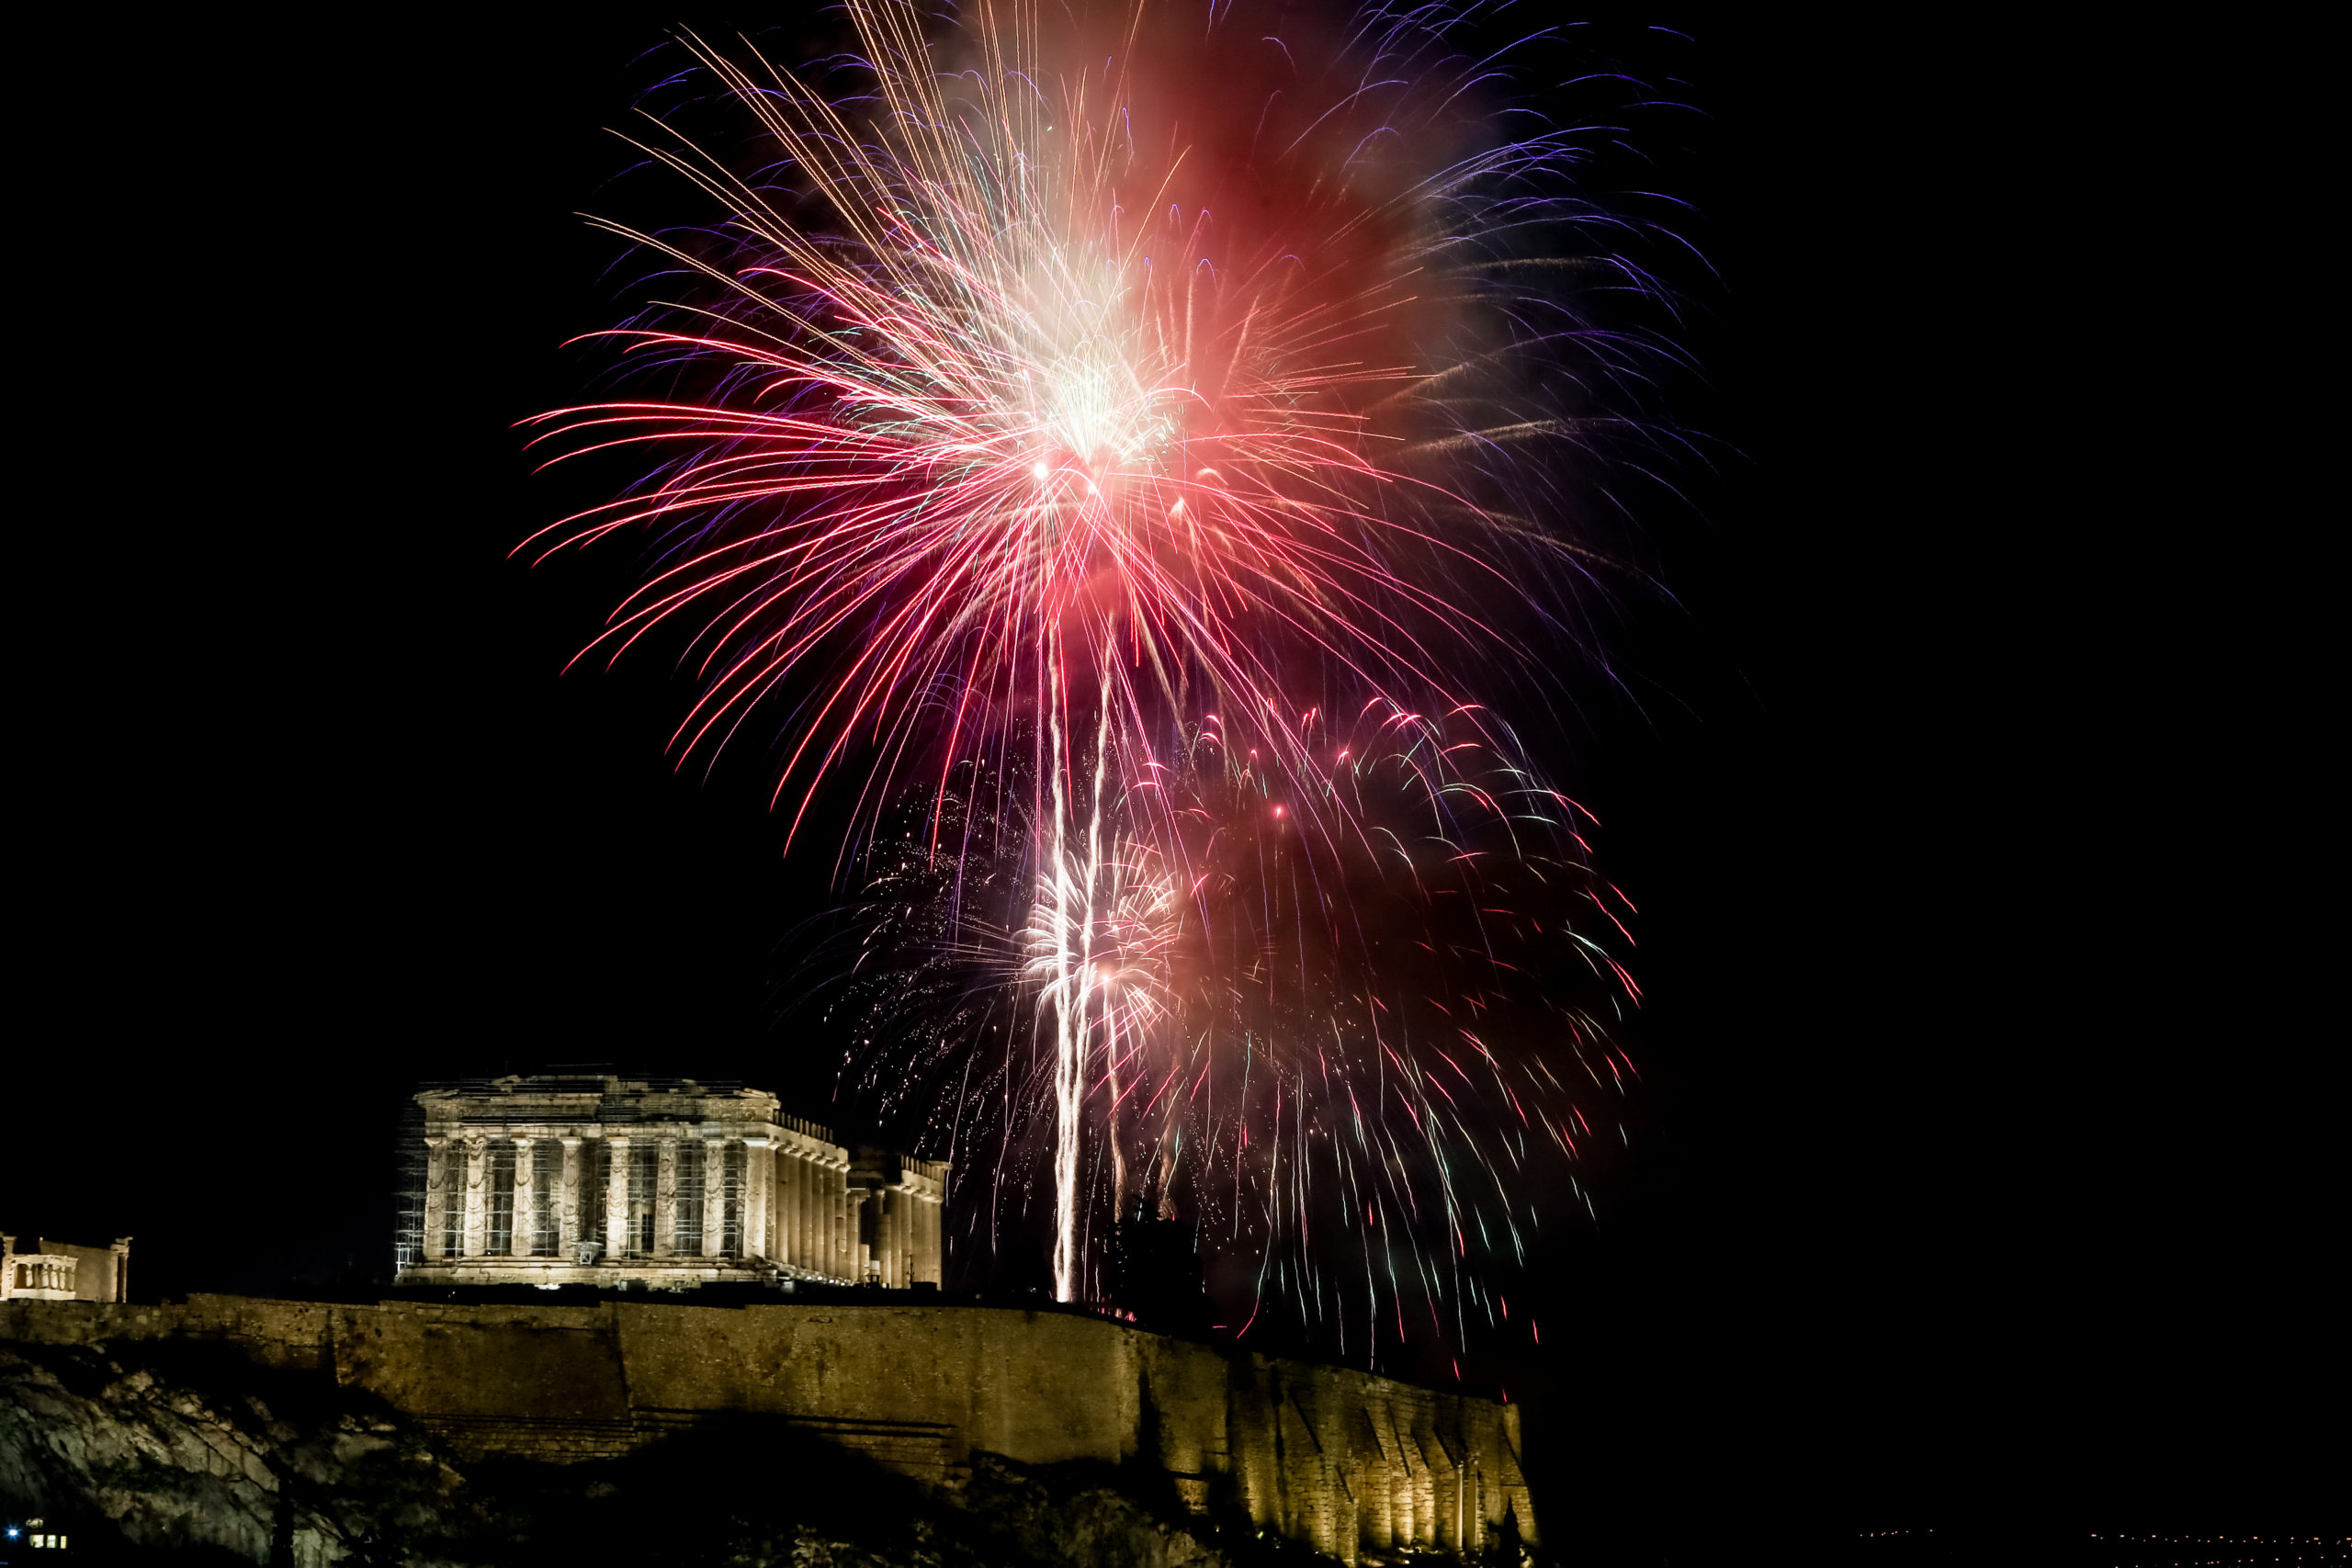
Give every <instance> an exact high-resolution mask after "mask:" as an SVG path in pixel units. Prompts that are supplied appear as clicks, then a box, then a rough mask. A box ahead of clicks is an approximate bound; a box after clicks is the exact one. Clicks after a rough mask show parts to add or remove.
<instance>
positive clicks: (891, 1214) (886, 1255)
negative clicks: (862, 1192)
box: [874, 1187, 899, 1290]
mask: <svg viewBox="0 0 2352 1568" xmlns="http://www.w3.org/2000/svg"><path fill="white" fill-rule="evenodd" d="M874 1207H875V1213H874V1255H875V1259H874V1260H875V1261H876V1263H879V1264H880V1265H881V1266H882V1288H883V1289H884V1290H895V1289H897V1288H898V1284H899V1194H898V1192H897V1190H895V1189H892V1188H888V1187H885V1188H883V1189H882V1190H880V1191H878V1192H876V1194H875V1195H874Z"/></svg>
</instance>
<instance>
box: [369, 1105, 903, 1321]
mask: <svg viewBox="0 0 2352 1568" xmlns="http://www.w3.org/2000/svg"><path fill="white" fill-rule="evenodd" d="M415 1104H416V1110H417V1111H420V1112H421V1113H422V1114H421V1116H416V1115H413V1116H412V1119H411V1124H410V1128H409V1130H408V1132H407V1133H406V1134H403V1136H404V1137H405V1138H407V1139H408V1140H409V1141H410V1142H411V1143H412V1144H413V1145H415V1146H414V1147H413V1148H410V1149H408V1150H406V1151H405V1152H406V1153H407V1155H408V1156H409V1158H408V1159H407V1161H406V1162H405V1163H406V1168H407V1169H408V1170H409V1172H410V1173H411V1174H410V1176H409V1178H408V1181H407V1185H408V1187H409V1190H408V1191H407V1192H406V1193H404V1194H403V1198H404V1204H403V1216H404V1217H403V1223H402V1227H401V1236H400V1237H399V1240H398V1247H397V1249H398V1258H397V1263H398V1267H399V1276H398V1278H399V1282H400V1283H401V1284H404V1285H499V1284H532V1285H547V1286H555V1285H568V1284H585V1285H605V1286H622V1287H626V1288H632V1289H634V1288H639V1287H642V1288H645V1289H649V1290H652V1289H679V1288H684V1287H690V1286H695V1285H702V1284H707V1283H712V1282H717V1281H732V1282H741V1283H774V1282H777V1281H790V1280H811V1281H827V1282H831V1283H836V1284H878V1285H883V1286H887V1287H891V1288H895V1289H909V1288H912V1287H916V1286H922V1285H929V1286H933V1287H936V1286H937V1285H938V1283H939V1280H940V1265H941V1262H942V1260H943V1256H944V1248H943V1244H942V1239H941V1227H940V1205H941V1203H942V1201H944V1199H945V1197H946V1191H947V1167H946V1166H945V1165H944V1163H941V1162H938V1161H933V1160H919V1159H912V1158H909V1157H906V1156H900V1155H897V1154H893V1153H890V1152H888V1151H887V1150H883V1149H878V1148H866V1147H859V1148H857V1149H855V1150H853V1149H851V1148H849V1147H847V1146H844V1145H840V1144H837V1143H835V1142H834V1141H833V1135H832V1134H831V1131H830V1130H829V1129H827V1128H825V1127H821V1126H820V1125H818V1124H817V1123H815V1122H805V1121H802V1120H800V1119H799V1118H797V1117H794V1116H788V1115H786V1114H785V1113H784V1111H783V1110H782V1109H781V1108H780V1107H779V1106H778V1104H777V1102H776V1097H775V1095H773V1094H768V1093H765V1092H763V1091H762V1090H759V1089H745V1088H743V1087H741V1085H738V1084H718V1083H712V1084H704V1083H697V1082H695V1080H694V1079H692V1078H624V1077H614V1076H600V1077H585V1076H582V1077H565V1076H560V1075H548V1076H539V1077H503V1078H488V1079H471V1080H467V1081H464V1082H459V1083H453V1084H440V1085H435V1086H432V1087H429V1088H426V1089H424V1090H422V1091H421V1092H419V1093H418V1094H417V1096H416V1100H415ZM420 1123H421V1125H420Z"/></svg>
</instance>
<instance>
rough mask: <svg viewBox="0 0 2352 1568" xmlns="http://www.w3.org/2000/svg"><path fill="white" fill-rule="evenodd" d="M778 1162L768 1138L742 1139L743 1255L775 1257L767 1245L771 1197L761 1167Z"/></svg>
mask: <svg viewBox="0 0 2352 1568" xmlns="http://www.w3.org/2000/svg"><path fill="white" fill-rule="evenodd" d="M774 1164H775V1150H774V1149H772V1148H771V1147H770V1146H769V1144H768V1140H767V1139H765V1138H746V1139H744V1140H743V1256H744V1257H746V1258H773V1257H774V1256H775V1254H774V1253H773V1252H772V1251H771V1250H770V1248H769V1247H768V1199H767V1187H766V1183H765V1182H764V1181H763V1180H762V1179H761V1168H762V1167H763V1166H772V1165H774Z"/></svg>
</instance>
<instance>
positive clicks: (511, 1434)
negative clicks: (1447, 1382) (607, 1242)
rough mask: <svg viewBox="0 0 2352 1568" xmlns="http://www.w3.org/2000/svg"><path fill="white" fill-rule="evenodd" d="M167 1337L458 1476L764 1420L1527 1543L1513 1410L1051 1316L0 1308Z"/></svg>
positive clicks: (952, 1478) (1337, 1543) (890, 1451)
mask: <svg viewBox="0 0 2352 1568" xmlns="http://www.w3.org/2000/svg"><path fill="white" fill-rule="evenodd" d="M153 1337H191V1338H214V1339H223V1340H229V1341H233V1342H234V1343H235V1344H237V1345H238V1346H239V1347H240V1348H242V1349H243V1351H244V1353H245V1354H247V1355H250V1356H251V1357H253V1358H254V1359H255V1360H258V1361H262V1362H265V1363H266V1364H269V1365H272V1366H277V1367H283V1368H288V1369H313V1370H317V1371H322V1372H328V1373H331V1374H332V1375H333V1376H334V1378H335V1379H336V1380H337V1381H338V1382H341V1383H342V1384H344V1385H345V1386H347V1387H352V1388H356V1389H362V1390H365V1391H367V1392H368V1393H374V1394H377V1395H379V1396H380V1397H381V1398H383V1399H384V1400H386V1401H387V1402H388V1403H390V1404H392V1405H393V1406H394V1407H396V1408H397V1409H399V1410H401V1411H402V1412H403V1413H405V1414H407V1415H409V1416H412V1417H413V1418H415V1419H417V1420H419V1421H421V1422H423V1423H424V1424H426V1425H428V1426H431V1427H435V1428H436V1429H438V1430H440V1431H441V1432H442V1433H444V1434H445V1435H446V1436H447V1438H449V1439H450V1440H451V1442H452V1445H453V1446H454V1447H456V1448H458V1449H459V1450H461V1451H469V1452H475V1453H489V1452H495V1453H503V1454H514V1455H518V1456H524V1457H529V1458H534V1459H539V1460H544V1461H558V1462H560V1461H568V1460H576V1459H586V1458H595V1457H603V1456H610V1455H617V1454H620V1453H625V1452H627V1451H628V1450H630V1449H632V1448H634V1447H636V1446H638V1445H639V1444H641V1443H644V1442H647V1441H650V1440H653V1439H655V1438H659V1437H660V1436H661V1435H662V1434H663V1433H665V1432H668V1431H672V1430H674V1429H676V1428H677V1427H680V1426H684V1425H687V1424H691V1423H692V1422H694V1421H695V1420H697V1419H699V1418H700V1417H702V1416H707V1415H711V1414H715V1413H719V1412H729V1413H742V1414H750V1415H758V1416H767V1417H773V1418H775V1419H778V1420H781V1421H786V1422H789V1423H790V1424H792V1425H793V1426H795V1427H800V1428H803V1429H807V1430H809V1431H813V1432H816V1433H819V1434H821V1435H823V1436H825V1437H827V1438H831V1440H834V1441H836V1442H841V1443H844V1444H846V1445H848V1446H850V1447H853V1448H855V1449H859V1450H863V1451H865V1452H866V1453H868V1454H869V1455H871V1456H872V1457H873V1458H874V1459H876V1461H879V1462H881V1463H884V1464H887V1465H888V1466H889V1467H890V1468H892V1469H894V1470H899V1471H902V1472H906V1473H909V1474H912V1475H916V1476H920V1477H922V1478H923V1479H925V1480H928V1481H931V1482H933V1483H935V1484H940V1485H946V1486H955V1485H957V1484H960V1483H961V1480H962V1477H963V1475H964V1473H965V1466H966V1464H967V1461H968V1459H969V1456H970V1455H971V1454H972V1453H973V1452H974V1451H975V1450H979V1451H985V1452H989V1453H996V1454H1001V1455H1004V1456H1005V1457H1007V1458H1009V1459H1012V1460H1016V1461H1021V1462H1023V1463H1027V1464H1051V1463H1057V1462H1061V1461H1070V1460H1100V1461H1113V1462H1120V1461H1146V1462H1156V1463H1157V1464H1158V1465H1159V1467H1160V1468H1162V1469H1164V1470H1166V1471H1167V1472H1170V1475H1171V1476H1172V1477H1173V1479H1174V1481H1175V1483H1176V1486H1177V1488H1178V1490H1179V1491H1180V1492H1181V1493H1182V1495H1184V1496H1185V1497H1186V1499H1187V1500H1188V1501H1189V1502H1190V1503H1191V1504H1192V1505H1193V1506H1194V1507H1195V1508H1196V1509H1205V1508H1207V1507H1209V1506H1212V1502H1213V1499H1214V1498H1215V1497H1216V1496H1217V1495H1219V1494H1222V1495H1224V1497H1225V1498H1226V1500H1227V1501H1229V1502H1231V1503H1234V1504H1238V1506H1241V1507H1242V1508H1244V1509H1246V1510H1247V1512H1248V1514H1249V1516H1250V1518H1251V1519H1252V1520H1253V1521H1255V1522H1256V1523H1257V1524H1258V1525H1259V1526H1260V1527H1261V1528H1262V1529H1272V1530H1275V1531H1277V1532H1279V1533H1281V1534H1283V1535H1285V1536H1288V1537H1290V1538H1292V1539H1294V1540H1299V1541H1301V1542H1303V1543H1306V1544H1308V1545H1312V1546H1314V1547H1315V1548H1317V1550H1319V1551H1325V1552H1329V1553H1330V1554H1331V1555H1333V1556H1336V1557H1339V1558H1341V1559H1344V1560H1345V1561H1348V1562H1358V1561H1360V1560H1361V1558H1362V1557H1363V1555H1364V1554H1365V1553H1367V1552H1369V1553H1372V1554H1374V1555H1383V1556H1385V1555H1387V1554H1388V1553H1389V1552H1390V1551H1395V1550H1398V1549H1403V1548H1408V1547H1419V1548H1422V1549H1437V1550H1442V1551H1453V1552H1457V1553H1463V1554H1465V1555H1466V1554H1470V1553H1475V1552H1476V1551H1478V1550H1479V1549H1480V1548H1481V1547H1482V1546H1484V1545H1485V1544H1486V1543H1487V1540H1489V1539H1491V1537H1492V1536H1493V1534H1494V1532H1495V1530H1496V1529H1498V1527H1499V1526H1500V1525H1501V1524H1502V1521H1503V1519H1504V1517H1505V1515H1506V1513H1507V1512H1508V1513H1509V1514H1510V1516H1511V1517H1512V1519H1513V1521H1514V1523H1515V1524H1516V1526H1517V1528H1518V1530H1519V1532H1520V1534H1521V1538H1522V1539H1524V1540H1528V1541H1530V1542H1532V1541H1534V1540H1536V1529H1535V1521H1534V1516H1533V1513H1532V1509H1531V1508H1530V1506H1529V1502H1528V1496H1527V1487H1526V1482H1525V1479H1524V1477H1523V1476H1522V1475H1521V1470H1520V1463H1519V1454H1520V1435H1519V1411H1518V1410H1517V1408H1516V1407H1513V1406H1507V1405H1501V1404H1496V1403H1494V1402H1492V1401H1490V1400H1485V1399H1479V1398H1475V1397H1467V1396H1464V1395H1459V1394H1448V1393H1438V1392H1436V1391H1433V1390H1430V1389H1424V1388H1419V1387H1416V1386H1413V1385H1411V1384H1408V1383H1401V1382H1396V1381H1394V1380H1392V1379H1388V1378H1382V1377H1375V1376H1373V1375H1371V1374H1369V1373H1365V1372H1358V1371H1349V1370H1347V1369H1345V1368H1339V1367H1327V1366H1317V1365H1314V1364H1311V1363H1306V1362H1300V1361H1291V1360H1285V1359H1280V1358H1272V1357H1265V1356H1261V1355H1257V1354H1254V1353H1252V1352H1250V1351H1248V1350H1244V1349H1241V1348H1238V1347H1234V1346H1227V1345H1213V1344H1198V1343H1194V1342H1193V1341H1190V1340H1182V1339H1171V1338H1169V1337H1165V1336H1161V1335H1156V1334H1149V1333H1146V1332H1144V1331H1142V1330H1139V1329H1136V1328H1133V1327H1129V1326H1127V1325H1122V1324H1117V1323H1112V1322H1107V1321H1103V1320H1101V1319H1097V1318H1090V1317H1084V1316H1080V1315H1076V1314H1069V1313H1058V1312H1024V1311H1022V1310H1019V1309H1017V1308H1003V1307H983V1306H962V1305H947V1306H940V1305H926V1306H917V1305H900V1304H898V1303H888V1302H880V1303H873V1304H864V1303H856V1304H839V1303H812V1304H807V1305H802V1304H790V1305H785V1304H777V1305H765V1304H763V1305H755V1306H741V1307H697V1306H688V1305H682V1304H673V1303H661V1304H651V1303H648V1304H643V1305H639V1304H638V1303H622V1302H605V1303H599V1304H596V1305H594V1306H550V1307H530V1306H491V1305H462V1306H457V1305H452V1306H441V1305H421V1304H413V1303H390V1302H388V1303H382V1304H379V1305H377V1306H339V1305H323V1304H317V1303H300V1302H277V1301H264V1300H257V1299H254V1298H248V1297H239V1296H211V1295H194V1296H190V1297H189V1298H188V1300H187V1303H185V1304H182V1305H167V1306H124V1305H101V1304H96V1303H82V1302H10V1303H0V1338H16V1339H23V1340H35V1341H40V1342H44V1343H51V1344H60V1343H68V1344H93V1345H95V1344H101V1343H103V1342H105V1341H107V1340H109V1339H119V1338H133V1339H136V1338H153Z"/></svg>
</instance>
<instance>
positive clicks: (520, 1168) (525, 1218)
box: [506, 1138, 539, 1258]
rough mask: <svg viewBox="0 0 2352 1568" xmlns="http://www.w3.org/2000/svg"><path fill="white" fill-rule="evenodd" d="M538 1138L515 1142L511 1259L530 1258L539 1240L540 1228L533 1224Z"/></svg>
mask: <svg viewBox="0 0 2352 1568" xmlns="http://www.w3.org/2000/svg"><path fill="white" fill-rule="evenodd" d="M537 1142H538V1140H537V1139H536V1138H517V1139H515V1229H514V1231H513V1232H512V1233H511V1234H512V1238H513V1239H511V1240H510V1241H509V1242H508V1243H507V1247H506V1251H507V1256H509V1257H511V1258H528V1257H530V1256H531V1254H532V1252H533V1251H534V1250H535V1245H534V1244H536V1243H537V1240H538V1235H539V1230H538V1226H537V1224H533V1223H532V1219H531V1215H532V1199H533V1196H534V1189H535V1188H536V1187H537V1183H538V1172H537V1170H535V1169H534V1168H533V1163H534V1162H533V1161H532V1159H531V1148H532V1145H535V1144H536V1143H537Z"/></svg>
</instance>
